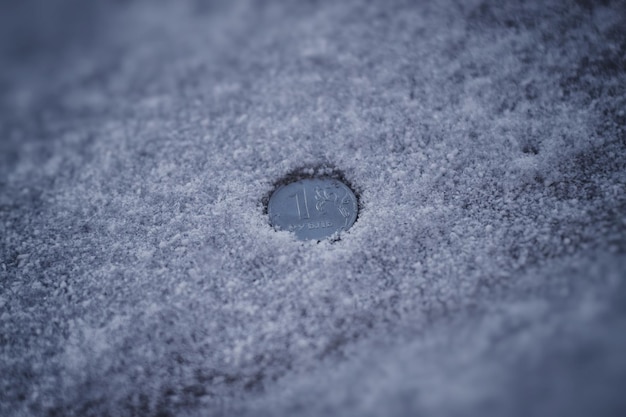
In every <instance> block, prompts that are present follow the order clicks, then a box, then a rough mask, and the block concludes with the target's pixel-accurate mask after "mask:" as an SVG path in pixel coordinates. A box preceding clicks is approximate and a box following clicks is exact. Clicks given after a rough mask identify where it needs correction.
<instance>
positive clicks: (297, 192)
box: [268, 178, 358, 240]
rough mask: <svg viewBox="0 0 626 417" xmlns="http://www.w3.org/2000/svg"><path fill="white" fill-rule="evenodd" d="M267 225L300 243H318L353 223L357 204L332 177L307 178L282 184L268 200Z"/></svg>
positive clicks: (348, 190)
mask: <svg viewBox="0 0 626 417" xmlns="http://www.w3.org/2000/svg"><path fill="white" fill-rule="evenodd" d="M268 213H269V217H270V224H271V225H272V226H273V227H274V228H276V229H278V230H288V231H291V232H293V233H295V234H296V237H297V238H298V239H300V240H307V239H315V240H322V239H325V238H328V237H331V236H333V235H335V234H336V233H339V232H341V231H343V230H348V229H349V228H350V227H351V226H352V225H353V224H354V222H355V221H356V216H357V214H358V204H357V199H356V196H355V195H354V193H353V192H352V190H351V189H350V188H348V186H347V185H345V184H344V183H342V182H341V181H339V180H336V179H334V178H307V179H302V180H299V181H295V182H292V183H289V184H287V185H282V186H280V187H279V188H278V189H276V191H274V193H273V194H272V196H271V197H270V200H269V204H268Z"/></svg>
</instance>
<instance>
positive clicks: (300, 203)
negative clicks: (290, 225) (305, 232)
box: [289, 187, 311, 220]
mask: <svg viewBox="0 0 626 417" xmlns="http://www.w3.org/2000/svg"><path fill="white" fill-rule="evenodd" d="M289 197H295V199H296V207H297V208H298V217H300V220H305V219H310V218H311V215H310V214H309V204H308V202H307V201H306V190H305V189H304V187H302V188H301V189H300V190H298V191H296V192H295V193H294V194H291V195H290V196H289Z"/></svg>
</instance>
